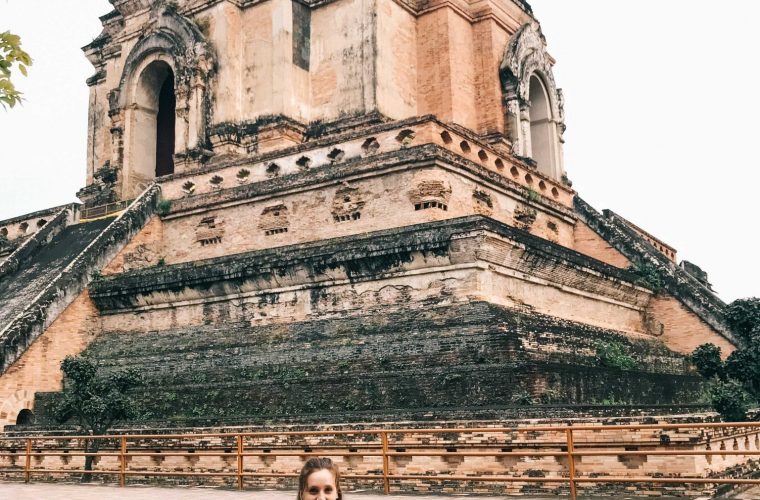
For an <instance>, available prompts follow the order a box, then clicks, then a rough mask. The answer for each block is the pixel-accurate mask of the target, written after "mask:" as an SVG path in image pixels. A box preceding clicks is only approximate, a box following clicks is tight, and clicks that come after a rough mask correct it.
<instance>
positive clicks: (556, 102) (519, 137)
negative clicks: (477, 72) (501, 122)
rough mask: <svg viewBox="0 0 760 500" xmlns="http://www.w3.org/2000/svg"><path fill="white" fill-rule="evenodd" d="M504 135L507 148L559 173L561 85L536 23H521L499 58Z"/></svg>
mask: <svg viewBox="0 0 760 500" xmlns="http://www.w3.org/2000/svg"><path fill="white" fill-rule="evenodd" d="M501 80H502V86H503V92H504V103H505V108H506V130H505V133H506V135H507V137H508V138H509V139H510V141H511V142H512V153H513V154H515V155H516V156H520V157H524V158H526V160H529V161H532V162H535V164H536V166H537V168H538V170H539V171H540V172H542V173H544V174H546V175H548V176H550V177H552V178H554V179H557V180H559V179H561V178H562V177H563V176H564V173H565V171H564V166H563V159H562V143H563V142H564V141H563V138H562V135H563V133H564V131H565V124H564V108H563V105H564V102H563V97H562V91H561V90H560V89H558V88H557V85H556V83H555V82H554V75H553V73H552V59H551V57H550V56H549V55H548V54H547V52H546V41H545V39H544V36H543V34H541V29H540V27H539V26H538V24H537V23H529V24H526V25H524V26H523V27H522V28H520V29H519V30H518V31H517V33H515V35H514V36H513V37H512V39H511V40H510V41H509V43H508V44H507V47H506V49H505V51H504V59H503V60H502V63H501Z"/></svg>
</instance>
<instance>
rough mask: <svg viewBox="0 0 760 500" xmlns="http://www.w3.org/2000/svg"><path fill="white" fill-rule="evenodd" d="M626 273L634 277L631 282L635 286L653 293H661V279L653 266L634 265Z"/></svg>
mask: <svg viewBox="0 0 760 500" xmlns="http://www.w3.org/2000/svg"><path fill="white" fill-rule="evenodd" d="M628 272H630V273H631V274H633V275H634V280H633V282H634V283H635V284H637V285H639V286H643V287H644V288H649V289H650V290H652V291H653V292H654V293H659V292H660V291H662V288H663V284H662V278H661V277H660V273H659V271H658V270H657V268H655V267H654V266H652V265H650V264H634V265H632V266H630V267H629V268H628Z"/></svg>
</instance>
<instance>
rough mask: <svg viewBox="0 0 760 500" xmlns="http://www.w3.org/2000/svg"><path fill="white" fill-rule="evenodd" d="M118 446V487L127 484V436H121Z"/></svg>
mask: <svg viewBox="0 0 760 500" xmlns="http://www.w3.org/2000/svg"><path fill="white" fill-rule="evenodd" d="M119 444H120V446H119V486H121V487H122V488H123V487H124V486H126V484H127V436H121V439H120V443H119Z"/></svg>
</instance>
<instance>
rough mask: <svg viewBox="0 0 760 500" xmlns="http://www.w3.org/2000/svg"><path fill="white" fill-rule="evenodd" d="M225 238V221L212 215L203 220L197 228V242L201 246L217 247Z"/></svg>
mask: <svg viewBox="0 0 760 500" xmlns="http://www.w3.org/2000/svg"><path fill="white" fill-rule="evenodd" d="M222 236H224V221H223V220H219V218H218V217H216V216H214V215H211V216H207V217H204V218H203V219H201V222H200V223H199V224H198V227H196V228H195V241H196V242H198V243H200V244H201V246H204V247H205V246H207V245H215V244H218V243H221V242H222Z"/></svg>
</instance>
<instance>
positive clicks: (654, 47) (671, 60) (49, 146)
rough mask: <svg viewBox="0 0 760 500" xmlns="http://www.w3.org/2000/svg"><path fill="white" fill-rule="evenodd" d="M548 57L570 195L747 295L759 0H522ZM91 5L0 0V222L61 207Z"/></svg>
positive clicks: (71, 184) (76, 0)
mask: <svg viewBox="0 0 760 500" xmlns="http://www.w3.org/2000/svg"><path fill="white" fill-rule="evenodd" d="M529 1H530V3H531V5H532V6H533V9H534V12H535V14H536V16H537V17H538V19H539V21H540V22H541V24H542V28H543V32H544V34H545V35H546V38H547V41H548V44H549V51H550V53H551V54H552V55H553V56H554V57H555V59H556V60H557V65H556V66H555V73H554V74H555V78H556V81H557V84H558V85H559V86H560V87H561V88H562V89H563V90H564V93H565V102H566V104H565V111H566V116H567V120H566V123H567V126H568V130H567V132H566V134H565V139H566V144H565V167H566V169H567V172H568V175H569V177H570V178H571V179H572V180H573V182H574V186H573V187H574V188H575V189H576V190H577V191H578V192H579V194H580V195H581V196H582V197H583V198H585V199H586V201H588V202H590V203H591V204H592V205H594V206H595V207H596V208H597V209H599V210H601V209H604V208H610V209H612V210H614V211H616V212H617V213H619V214H620V215H622V216H624V217H626V218H628V219H629V220H631V221H632V222H634V223H636V224H637V225H639V226H641V227H643V228H644V229H646V230H648V231H649V232H650V233H652V234H654V235H655V236H657V237H659V238H660V239H662V240H664V241H666V242H667V243H669V244H670V245H672V246H674V247H675V248H676V249H677V250H678V252H679V253H678V256H679V259H686V260H690V261H692V262H694V263H696V264H697V265H699V266H701V267H702V268H703V269H704V270H705V271H707V272H708V273H709V275H710V280H711V281H712V283H713V285H714V286H715V289H716V290H717V291H718V292H719V295H720V296H721V298H723V299H724V300H726V301H731V300H734V299H736V298H739V297H746V296H760V265H759V264H758V259H757V248H756V244H757V242H758V240H759V239H760V238H758V235H757V231H758V222H757V220H756V219H757V216H758V208H757V207H758V203H757V201H756V200H757V198H758V192H759V191H760V161H759V160H758V157H757V155H756V153H755V149H756V147H757V144H758V143H759V142H760V137H758V136H759V135H760V125H758V119H759V118H760V100H758V98H757V91H756V87H757V82H758V81H760V58H759V57H758V54H757V51H758V50H760V30H757V28H756V26H755V25H756V23H757V22H758V20H760V3H757V2H752V1H748V0H722V1H720V2H717V1H707V0H667V1H663V0H636V1H629V0H529ZM110 8H111V5H110V4H109V3H108V1H107V0H66V1H63V0H0V31H5V30H11V31H13V32H15V33H17V34H19V35H21V37H22V40H23V44H24V48H25V49H26V50H27V51H28V52H29V53H30V54H31V55H32V56H33V57H34V59H35V64H34V66H33V67H32V68H31V70H30V74H29V77H28V78H18V79H17V80H16V81H17V87H19V88H20V90H22V91H23V92H25V95H26V98H27V102H26V103H25V104H24V105H23V107H20V108H16V109H14V110H12V111H2V110H0V220H1V219H5V218H8V217H12V216H15V215H21V214H24V213H27V212H31V211H34V210H39V209H43V208H47V207H51V206H54V205H59V204H63V203H67V202H71V201H76V198H75V197H74V193H75V192H76V191H77V190H78V189H79V188H81V187H83V186H84V182H85V154H86V130H87V95H88V92H87V86H86V85H85V79H86V78H87V77H88V76H90V75H92V74H93V73H94V69H93V68H92V66H91V65H90V63H89V62H88V61H87V60H86V59H85V57H84V55H83V53H82V52H81V50H80V47H81V46H83V45H85V44H86V43H88V42H89V41H90V40H92V39H93V38H94V37H95V36H97V35H98V34H99V33H100V22H99V20H98V16H100V15H103V14H105V13H107V12H109V10H110Z"/></svg>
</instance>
